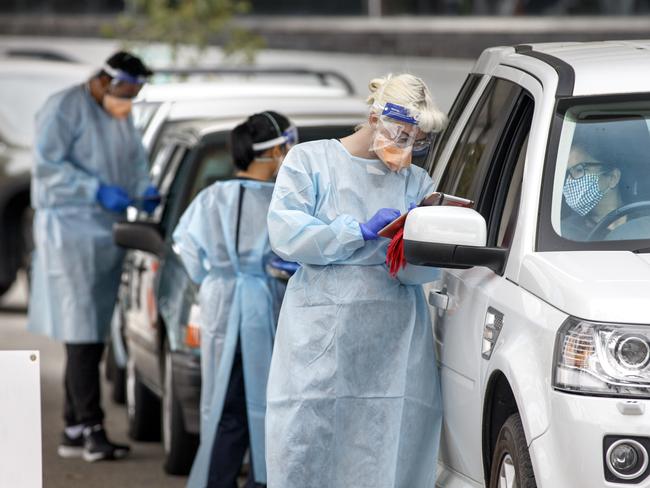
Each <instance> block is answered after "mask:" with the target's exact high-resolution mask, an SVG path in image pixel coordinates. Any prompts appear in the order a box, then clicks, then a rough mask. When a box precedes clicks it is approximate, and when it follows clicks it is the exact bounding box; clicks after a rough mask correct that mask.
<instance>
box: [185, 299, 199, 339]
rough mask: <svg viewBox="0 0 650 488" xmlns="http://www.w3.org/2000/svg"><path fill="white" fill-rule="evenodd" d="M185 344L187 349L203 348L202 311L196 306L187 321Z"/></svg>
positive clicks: (191, 310) (193, 306)
mask: <svg viewBox="0 0 650 488" xmlns="http://www.w3.org/2000/svg"><path fill="white" fill-rule="evenodd" d="M183 342H184V343H185V345H186V346H187V347H190V348H192V349H198V348H199V347H201V325H200V310H199V306H198V305H196V304H195V305H192V308H190V316H189V318H188V320H187V325H185V334H184V338H183Z"/></svg>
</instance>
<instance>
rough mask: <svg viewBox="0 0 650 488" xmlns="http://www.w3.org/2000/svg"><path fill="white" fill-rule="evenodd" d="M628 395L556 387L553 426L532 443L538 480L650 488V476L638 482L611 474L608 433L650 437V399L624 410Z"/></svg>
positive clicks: (551, 486) (557, 486) (546, 486)
mask: <svg viewBox="0 0 650 488" xmlns="http://www.w3.org/2000/svg"><path fill="white" fill-rule="evenodd" d="M625 401H626V400H625V399H621V398H600V397H591V396H584V395H572V394H566V393H562V392H558V391H553V392H552V393H551V404H552V414H551V423H550V427H549V429H548V430H547V431H546V432H544V434H542V435H541V436H539V437H538V438H536V439H534V440H533V441H532V443H531V445H530V456H531V460H532V462H533V467H534V469H535V477H536V480H537V486H538V487H539V488H575V487H585V488H587V487H588V488H596V487H601V486H602V487H623V486H627V487H635V488H650V476H647V477H645V478H644V479H641V480H639V481H636V482H633V483H630V482H627V483H617V482H608V481H607V480H606V479H605V465H604V450H605V449H604V446H603V441H604V439H605V437H606V436H622V437H625V436H629V437H634V438H638V437H648V438H650V400H638V404H639V406H640V408H639V409H640V410H643V411H644V413H642V414H638V413H637V414H634V415H631V414H623V413H621V411H620V410H619V404H622V403H624V402H625ZM533 410H534V409H532V408H530V409H529V412H530V413H529V415H530V414H531V413H533Z"/></svg>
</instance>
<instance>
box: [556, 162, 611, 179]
mask: <svg viewBox="0 0 650 488" xmlns="http://www.w3.org/2000/svg"><path fill="white" fill-rule="evenodd" d="M598 168H603V169H604V170H603V171H598ZM611 170H612V167H611V166H610V165H609V164H605V163H590V162H583V163H578V164H576V165H573V166H571V167H570V168H569V169H567V171H566V178H571V179H573V180H579V179H580V178H582V177H583V176H584V175H586V174H590V175H591V174H597V175H604V174H605V173H609V172H610V171H611Z"/></svg>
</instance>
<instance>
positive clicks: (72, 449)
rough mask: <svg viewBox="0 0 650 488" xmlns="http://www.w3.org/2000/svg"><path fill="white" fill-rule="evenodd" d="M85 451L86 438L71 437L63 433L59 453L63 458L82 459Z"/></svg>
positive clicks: (81, 436) (79, 436) (80, 436)
mask: <svg viewBox="0 0 650 488" xmlns="http://www.w3.org/2000/svg"><path fill="white" fill-rule="evenodd" d="M83 451H84V436H83V435H81V434H79V435H78V436H77V437H70V436H69V435H68V434H66V433H65V431H63V433H62V434H61V442H60V443H59V447H58V449H57V452H58V453H59V456H61V457H62V458H75V457H81V455H82V454H83Z"/></svg>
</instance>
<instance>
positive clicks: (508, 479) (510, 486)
mask: <svg viewBox="0 0 650 488" xmlns="http://www.w3.org/2000/svg"><path fill="white" fill-rule="evenodd" d="M499 488H517V471H516V470H515V465H514V462H513V461H512V456H510V454H506V455H505V456H503V459H501V466H499Z"/></svg>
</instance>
